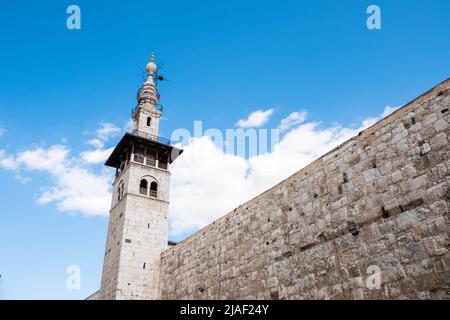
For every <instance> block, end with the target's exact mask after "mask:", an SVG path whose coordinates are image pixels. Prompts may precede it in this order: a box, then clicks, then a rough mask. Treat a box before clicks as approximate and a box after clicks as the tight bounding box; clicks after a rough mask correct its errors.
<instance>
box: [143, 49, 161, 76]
mask: <svg viewBox="0 0 450 320" xmlns="http://www.w3.org/2000/svg"><path fill="white" fill-rule="evenodd" d="M146 70H147V75H148V76H149V77H153V75H155V74H156V71H158V66H157V65H156V64H155V52H154V51H152V58H151V60H150V62H149V63H148V64H147V68H146Z"/></svg>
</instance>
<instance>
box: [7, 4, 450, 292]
mask: <svg viewBox="0 0 450 320" xmlns="http://www.w3.org/2000/svg"><path fill="white" fill-rule="evenodd" d="M72 3H74V4H77V5H78V6H79V7H80V8H81V17H82V22H81V26H82V29H81V30H72V31H71V30H68V29H67V28H66V18H67V14H66V8H67V7H68V6H69V5H70V4H72ZM370 4H377V5H378V6H380V8H381V12H382V29H381V30H368V29H367V28H366V19H367V17H368V15H367V14H366V9H367V7H368V6H369V5H370ZM449 12H450V2H449V1H447V0H430V1H418V0H408V1H400V0H398V1H378V0H375V1H362V0H361V1H356V0H354V1H350V0H341V1H336V0H319V1H298V0H297V1H279V2H273V1H270V2H269V1H234V0H231V1H195V2H194V1H132V2H123V1H108V2H107V3H106V2H105V3H103V2H102V3H100V2H98V1H97V2H93V1H81V0H79V1H74V2H69V1H60V0H59V1H27V2H26V3H25V2H13V1H8V2H5V1H4V2H1V3H0V69H1V72H0V110H1V113H0V128H1V129H0V150H1V152H2V153H0V160H1V159H3V168H2V167H1V166H0V179H1V183H0V188H1V193H0V203H2V206H1V207H2V209H1V210H0V212H1V215H0V219H1V220H0V274H1V278H0V299H16V298H25V299H40V298H43V299H48V298H56V299H65V298H70V299H78V298H83V297H85V296H87V295H88V294H89V293H91V292H93V291H95V290H96V289H97V288H98V286H99V282H100V276H101V266H102V262H103V249H104V245H105V238H106V230H107V222H108V221H107V216H105V215H103V216H99V215H95V214H85V213H83V212H80V210H77V209H74V210H70V205H67V203H66V204H63V205H61V202H62V200H61V198H58V199H53V200H49V201H48V202H47V203H46V204H43V203H42V201H39V199H41V200H42V195H43V194H44V193H45V192H46V191H48V190H50V195H49V194H47V196H51V195H52V194H51V193H52V192H53V191H54V189H51V187H52V186H55V185H56V186H58V183H55V180H58V176H56V175H52V174H49V168H48V167H45V168H44V167H39V168H33V167H32V164H31V163H30V161H31V160H33V159H34V158H32V157H31V156H33V155H37V156H39V155H48V154H49V153H48V152H49V150H53V151H55V153H56V154H59V155H61V154H62V156H61V157H62V159H64V161H62V162H64V164H61V163H60V165H61V166H62V167H61V171H60V172H64V174H65V173H67V172H69V173H72V172H74V171H71V170H73V168H75V169H76V170H78V169H79V170H81V172H82V173H86V172H89V174H92V175H96V176H95V177H99V178H98V180H95V181H99V180H100V182H101V183H103V180H102V179H103V178H104V177H108V175H109V174H110V172H108V171H103V168H102V164H101V163H90V164H87V163H85V162H84V163H83V162H82V160H80V159H82V157H81V156H80V155H81V153H82V152H85V151H86V150H91V151H92V149H89V148H92V144H89V143H88V141H89V140H90V139H94V138H98V137H99V136H102V135H101V132H99V131H98V130H99V129H101V128H105V124H113V125H114V128H120V130H123V128H125V127H126V124H127V122H128V119H129V116H130V110H131V108H133V107H134V106H135V104H136V100H135V99H136V92H137V90H138V88H139V86H140V85H141V83H142V81H143V78H142V73H143V70H144V67H145V64H146V63H147V62H148V60H149V58H150V54H151V50H152V49H155V50H156V53H157V62H158V63H159V64H160V65H162V66H163V68H162V71H161V72H162V73H163V74H164V75H165V76H166V78H167V79H169V81H167V82H163V83H160V85H159V90H160V93H161V97H162V99H161V103H162V104H163V105H164V107H165V112H164V118H165V119H164V120H163V121H162V122H161V131H160V135H162V136H165V137H170V136H171V133H172V132H173V130H175V129H177V128H187V129H192V127H193V122H194V121H195V120H202V121H203V125H204V127H208V128H218V129H220V130H225V129H227V128H234V127H235V124H236V123H237V121H238V120H240V119H247V118H248V116H249V115H250V114H251V113H252V112H255V111H256V110H273V111H272V113H271V116H270V117H268V118H267V119H266V121H265V123H264V124H263V125H264V127H267V128H274V127H277V125H278V124H279V123H280V121H281V120H282V119H283V118H285V117H287V116H288V115H290V114H292V113H295V112H300V110H304V111H306V112H307V119H308V120H303V121H302V122H303V124H304V126H303V127H302V128H297V129H299V130H300V131H301V132H302V133H303V137H305V139H301V138H300V139H296V141H298V144H302V143H307V142H308V143H312V142H311V141H306V140H308V137H310V135H308V134H310V133H311V132H312V133H313V134H321V133H328V132H331V133H333V134H337V135H340V137H339V139H343V138H344V137H347V135H348V133H352V132H353V131H352V130H358V129H359V128H361V123H362V122H363V121H364V120H367V119H369V118H372V119H374V118H376V117H380V115H381V114H382V113H383V110H384V109H385V107H386V106H392V107H398V106H401V105H402V104H404V103H406V102H408V101H409V100H411V99H413V98H415V97H416V96H417V95H419V94H421V93H423V92H425V91H426V90H428V89H429V88H431V87H432V86H434V85H435V84H437V83H439V82H441V81H443V80H445V79H446V78H448V77H449V76H450V72H449V71H450V60H449V59H448V57H449V56H450V41H448V39H449V38H450V19H449ZM312 124H314V125H315V126H313V127H312V126H310V127H308V125H312ZM336 124H339V128H340V129H338V130H337V131H336V130H335V129H332V128H335V126H336ZM106 127H107V128H108V126H107V125H106ZM291 129H292V130H294V129H295V128H291ZM344 129H345V130H344ZM308 130H310V131H308ZM311 130H312V131H311ZM327 130H328V131H327ZM333 130H334V131H333ZM300 131H295V132H300ZM292 132H293V133H292V134H291V136H293V135H294V133H295V132H294V131H292ZM288 133H289V132H288ZM288 133H287V134H286V136H288ZM121 134H122V131H120V132H116V131H114V130H113V131H109V132H108V133H107V134H106V135H104V136H103V138H104V139H103V140H102V146H101V150H103V151H105V150H106V149H107V148H110V147H113V146H114V144H115V143H116V142H117V141H118V139H119V138H120V136H121ZM300 137H301V136H300ZM312 137H314V135H312ZM339 139H336V140H333V143H335V142H337V141H338V140H339ZM287 140H288V139H287V138H286V141H287ZM309 140H311V139H309ZM327 143H328V142H327ZM327 143H326V144H327ZM331 145H332V143H329V144H327V145H326V147H329V146H331ZM52 146H53V147H54V146H60V147H59V149H56V150H55V149H54V148H53V149H51V148H52ZM291 146H292V145H291ZM30 150H31V151H33V152H35V153H33V154H30V153H26V152H27V151H30ZM321 150H322V149H321ZM323 150H325V149H323ZM37 151H42V152H44V153H42V152H41V153H39V152H37ZM36 152H37V153H36ZM45 152H47V153H45ZM66 152H67V154H66ZM302 152H303V151H302ZM25 155H26V156H29V157H28V158H26V157H25ZM314 156H316V154H315V153H309V154H308V157H305V158H302V159H303V160H302V161H303V162H307V161H308V160H309V159H311V158H313V157H314ZM30 157H31V158H30ZM5 159H9V161H17V162H20V161H21V163H20V164H18V165H17V166H14V168H13V165H11V164H10V163H9V167H8V163H6V160H5ZM30 159H31V160H30ZM235 160H236V159H234V158H233V159H231V160H230V163H231V162H233V161H235ZM295 160H296V159H295V158H294V159H293V161H295ZM239 161H240V160H239V159H238V160H237V162H239ZM302 161H299V163H300V162H301V163H303V162H302ZM237 162H236V163H237ZM5 163H6V164H5ZM52 165H53V164H52ZM299 166H300V165H299ZM233 168H236V170H237V171H239V170H241V169H242V168H244V169H245V164H244V165H241V162H239V163H238V164H237V165H236V166H235V167H233ZM182 169H185V170H186V169H190V166H189V163H185V164H184V165H180V167H179V168H177V169H176V170H175V172H174V178H175V184H176V185H180V184H182V183H183V182H186V181H184V180H183V179H184V178H183V179H182V178H177V177H180V176H181V174H177V172H178V173H179V172H181V171H182ZM215 169H217V168H215V167H213V168H211V170H212V171H213V170H215ZM295 169H300V168H295ZM237 171H236V172H237ZM58 172H59V171H58ZM75 172H78V171H75ZM237 174H238V173H237ZM280 177H281V176H280ZM177 179H178V180H177ZM255 181H256V180H255ZM269 182H270V183H272V182H273V181H268V182H267V183H269ZM59 183H61V181H60V182H59ZM203 187H204V185H203ZM49 188H50V189H49ZM199 190H202V189H201V188H200V189H199ZM103 191H104V190H100V191H99V192H98V193H99V194H101V195H104V192H103ZM253 191H254V192H256V191H258V192H259V191H260V188H255V189H254V190H253ZM172 194H174V195H177V194H178V193H177V190H175V192H174V193H172ZM249 194H251V193H249ZM230 197H232V195H230ZM103 198H104V197H103ZM62 199H65V198H64V196H62ZM172 199H173V198H172ZM240 200H242V201H244V200H245V199H240ZM186 201H188V200H186ZM39 202H41V203H39ZM227 203H229V204H230V206H231V205H234V203H233V201H228V202H227ZM64 205H65V207H64ZM179 206H183V203H181V204H179V205H177V203H175V209H174V210H175V213H174V217H180V212H179V211H176V210H180V209H179ZM67 208H69V209H67ZM177 208H178V209H177ZM206 209H208V208H206ZM81 211H83V210H81ZM194 211H195V208H194ZM225 213H226V210H224V211H223V212H222V214H225ZM189 214H191V211H190V212H189ZM189 214H186V215H185V218H186V216H188V215H189ZM192 214H194V213H192ZM218 214H219V213H215V215H214V216H208V217H206V218H205V217H204V216H203V218H205V219H213V218H215V217H217V215H218ZM194 216H195V214H194ZM199 219H200V218H199ZM200 220H201V219H200ZM177 221H178V220H177ZM179 221H181V222H180V223H181V224H182V223H186V221H185V220H179ZM204 221H207V220H202V222H199V223H198V224H197V225H196V224H195V223H194V224H193V225H189V226H187V227H185V228H184V229H183V228H181V227H180V228H178V229H177V230H178V231H174V230H176V229H171V230H172V232H171V238H174V239H177V240H180V239H182V238H184V237H185V236H186V235H188V234H189V233H191V232H192V231H194V230H195V229H196V228H198V226H200V225H201V223H203V222H204ZM196 226H197V227H196ZM73 264H75V265H79V266H80V268H81V276H82V278H81V284H82V285H81V289H80V290H68V289H67V288H66V279H67V274H66V268H67V266H69V265H73Z"/></svg>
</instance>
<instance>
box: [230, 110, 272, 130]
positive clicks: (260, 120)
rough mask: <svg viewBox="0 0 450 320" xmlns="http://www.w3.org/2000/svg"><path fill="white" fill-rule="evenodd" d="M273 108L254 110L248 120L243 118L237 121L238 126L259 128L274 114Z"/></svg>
mask: <svg viewBox="0 0 450 320" xmlns="http://www.w3.org/2000/svg"><path fill="white" fill-rule="evenodd" d="M273 111H274V110H273V109H269V110H265V111H264V110H257V111H254V112H252V113H251V114H250V115H249V116H248V118H247V119H246V120H244V119H241V120H239V121H238V122H237V123H236V126H238V127H240V128H258V127H261V126H263V125H265V124H266V123H267V121H269V118H270V116H271V115H272V114H273Z"/></svg>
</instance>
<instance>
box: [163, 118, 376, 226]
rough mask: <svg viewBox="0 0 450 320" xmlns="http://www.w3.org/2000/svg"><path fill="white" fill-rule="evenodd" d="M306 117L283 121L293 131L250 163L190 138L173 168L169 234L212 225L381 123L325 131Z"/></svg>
mask: <svg viewBox="0 0 450 320" xmlns="http://www.w3.org/2000/svg"><path fill="white" fill-rule="evenodd" d="M305 117H306V113H304V112H303V113H298V114H294V115H292V114H291V115H289V116H288V117H286V118H285V119H283V121H282V122H281V124H280V127H283V128H289V129H285V130H287V132H286V134H285V135H284V136H283V137H282V139H281V140H280V142H279V143H278V144H277V145H275V147H274V148H273V150H272V152H270V153H265V154H262V155H257V156H253V157H250V158H249V159H244V158H242V157H239V156H234V155H230V154H226V153H224V152H223V151H222V150H220V149H218V148H217V147H216V145H215V144H214V143H213V142H212V141H211V139H210V138H208V137H201V138H198V139H192V140H191V142H190V144H189V145H188V146H186V147H185V148H184V153H183V154H182V155H181V156H180V157H179V158H178V159H177V160H176V161H175V163H174V164H173V168H172V181H171V191H170V192H171V199H170V200H171V205H170V232H171V234H172V235H181V234H184V233H187V232H192V231H194V230H196V229H198V228H201V227H203V226H205V225H207V224H208V223H211V222H212V221H213V220H215V219H217V218H219V217H221V216H223V215H225V214H226V213H228V212H229V211H231V210H232V209H233V208H236V207H238V206H239V205H240V204H243V203H244V202H246V201H248V200H250V199H251V198H252V197H254V196H257V195H258V194H260V193H261V192H263V191H265V190H267V189H268V188H270V187H272V186H273V185H275V184H276V183H278V182H280V181H282V180H283V179H285V178H287V177H289V176H290V175H292V174H294V173H295V172H297V171H298V170H300V169H301V168H303V167H304V166H306V165H307V164H308V163H310V162H312V161H314V160H315V159H317V158H319V157H320V156H321V155H323V154H325V153H326V152H328V151H330V150H331V149H333V148H334V147H336V146H338V145H340V144H341V143H343V142H345V141H346V140H348V139H350V138H351V137H353V136H355V135H357V134H358V133H359V131H361V130H363V129H364V128H366V127H367V126H368V125H370V124H372V123H373V121H377V119H379V117H376V118H370V119H366V120H364V121H363V123H362V124H361V126H360V127H359V128H356V129H354V128H348V127H343V126H339V125H335V126H331V127H323V126H322V125H321V124H320V123H318V122H305ZM300 123H302V124H300ZM297 124H300V125H299V126H297V127H293V126H295V125H297ZM198 154H199V155H200V156H197V155H198Z"/></svg>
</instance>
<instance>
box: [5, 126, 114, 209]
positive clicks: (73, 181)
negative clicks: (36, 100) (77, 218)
mask: <svg viewBox="0 0 450 320" xmlns="http://www.w3.org/2000/svg"><path fill="white" fill-rule="evenodd" d="M118 132H120V129H119V131H117V127H115V126H113V125H111V124H101V128H100V129H99V130H97V131H96V138H94V139H97V140H98V143H97V144H95V143H91V142H92V141H90V142H89V141H88V144H90V145H93V146H95V147H97V148H96V149H94V150H87V151H83V152H81V153H80V154H79V155H78V156H74V155H72V154H71V149H70V148H69V147H68V146H67V145H65V144H56V145H52V146H50V147H34V148H30V149H27V150H24V151H21V152H18V153H16V154H7V153H6V151H5V150H0V167H1V168H3V169H6V170H10V171H14V172H15V177H16V179H17V180H18V181H19V182H21V183H26V182H28V181H29V180H30V178H29V177H28V176H29V175H30V174H31V173H32V172H40V173H44V174H46V175H48V177H50V178H51V181H53V183H52V184H51V185H49V186H44V187H43V192H42V193H41V194H40V195H39V197H38V203H39V204H41V205H46V204H50V203H55V204H56V206H57V208H58V210H60V211H66V212H79V213H82V214H85V215H107V213H108V210H109V203H110V200H111V192H110V184H111V180H112V176H111V174H109V173H110V171H109V170H104V169H101V170H99V169H98V168H95V167H92V165H93V164H97V163H99V162H102V161H104V160H105V159H106V158H107V157H108V156H109V154H110V153H111V152H112V149H113V148H108V149H104V143H106V142H107V141H108V140H109V139H110V138H112V137H113V136H114V135H116V134H117V133H118ZM94 139H91V140H94Z"/></svg>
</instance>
